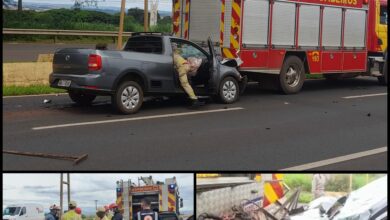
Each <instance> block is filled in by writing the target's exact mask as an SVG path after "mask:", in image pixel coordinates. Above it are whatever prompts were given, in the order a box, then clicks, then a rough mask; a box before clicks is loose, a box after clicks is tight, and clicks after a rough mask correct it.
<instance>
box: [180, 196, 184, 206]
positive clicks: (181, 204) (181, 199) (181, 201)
mask: <svg viewBox="0 0 390 220" xmlns="http://www.w3.org/2000/svg"><path fill="white" fill-rule="evenodd" d="M183 206H184V205H183V198H180V208H183Z"/></svg>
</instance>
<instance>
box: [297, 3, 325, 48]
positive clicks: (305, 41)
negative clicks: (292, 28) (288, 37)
mask: <svg viewBox="0 0 390 220" xmlns="http://www.w3.org/2000/svg"><path fill="white" fill-rule="evenodd" d="M319 36H320V6H316V5H301V7H300V8H299V33H298V45H299V46H307V47H318V46H319Z"/></svg>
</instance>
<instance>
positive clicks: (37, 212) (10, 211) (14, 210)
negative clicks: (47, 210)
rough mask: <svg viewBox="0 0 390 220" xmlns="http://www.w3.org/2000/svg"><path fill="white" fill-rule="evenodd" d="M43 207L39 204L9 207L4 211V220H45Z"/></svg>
mask: <svg viewBox="0 0 390 220" xmlns="http://www.w3.org/2000/svg"><path fill="white" fill-rule="evenodd" d="M44 219H45V214H44V212H43V206H41V205H38V204H15V205H8V206H7V207H6V208H5V209H4V211H3V220H44Z"/></svg>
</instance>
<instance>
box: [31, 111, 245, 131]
mask: <svg viewBox="0 0 390 220" xmlns="http://www.w3.org/2000/svg"><path fill="white" fill-rule="evenodd" d="M243 109H244V108H242V107H236V108H227V109H214V110H206V111H194V112H183V113H173V114H165V115H151V116H142V117H135V118H122V119H113V120H103V121H90V122H80V123H69V124H59V125H50V126H42V127H34V128H32V130H44V129H53V128H64V127H75V126H84V125H96V124H106V123H115V122H124V121H138V120H147V119H156V118H169V117H178V116H187V115H199V114H206V113H216V112H227V111H236V110H243Z"/></svg>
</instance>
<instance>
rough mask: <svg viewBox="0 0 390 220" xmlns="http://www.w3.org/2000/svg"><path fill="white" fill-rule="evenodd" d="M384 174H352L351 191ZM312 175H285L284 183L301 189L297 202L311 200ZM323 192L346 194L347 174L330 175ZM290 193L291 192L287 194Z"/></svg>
mask: <svg viewBox="0 0 390 220" xmlns="http://www.w3.org/2000/svg"><path fill="white" fill-rule="evenodd" d="M383 175H384V174H353V176H352V190H356V189H359V188H361V187H362V186H364V185H366V184H367V183H369V182H371V181H373V180H375V179H377V178H379V177H381V176H383ZM312 176H313V174H285V175H284V178H283V180H284V183H285V184H286V185H287V186H288V187H290V188H291V189H295V188H298V187H300V188H301V189H302V192H301V195H300V198H299V202H301V203H308V202H310V201H311V200H312V199H313V196H312V194H311V181H312ZM325 191H330V192H348V191H349V174H331V178H330V180H328V181H327V183H326V185H325ZM289 193H291V192H289Z"/></svg>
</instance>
